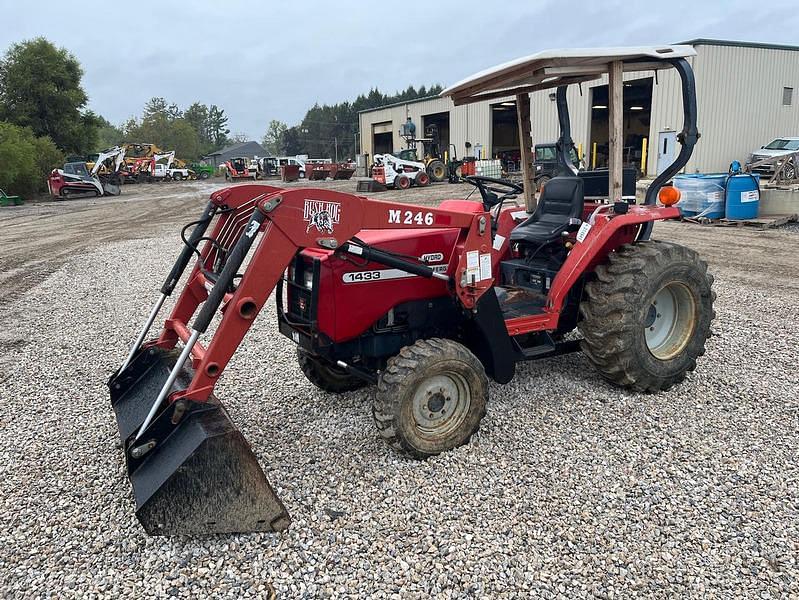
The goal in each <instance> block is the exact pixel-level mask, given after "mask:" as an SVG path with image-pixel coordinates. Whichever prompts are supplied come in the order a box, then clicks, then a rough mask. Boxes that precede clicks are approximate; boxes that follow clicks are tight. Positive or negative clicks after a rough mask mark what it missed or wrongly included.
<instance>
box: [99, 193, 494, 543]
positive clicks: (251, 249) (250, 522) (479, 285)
mask: <svg viewBox="0 0 799 600" xmlns="http://www.w3.org/2000/svg"><path fill="white" fill-rule="evenodd" d="M214 220H215V223H214V225H213V228H212V231H211V234H210V235H206V232H207V230H208V229H209V228H211V224H212V222H214ZM191 226H193V230H192V232H191V234H190V235H189V237H188V239H187V238H186V237H185V230H186V229H188V228H189V227H191ZM408 228H414V229H420V228H422V229H423V228H431V229H432V228H448V229H457V230H458V239H457V242H456V252H454V253H453V258H452V259H451V260H452V262H451V264H449V265H448V270H447V273H446V274H442V273H438V272H436V271H434V270H433V269H431V268H430V267H428V266H426V265H424V264H421V263H414V262H410V261H406V260H405V259H403V258H402V257H398V256H397V255H393V254H390V253H386V252H382V251H381V250H380V249H378V248H374V247H371V246H366V245H364V244H361V243H359V242H358V241H357V240H354V241H352V242H351V241H350V240H352V238H353V237H354V236H357V234H358V233H359V232H360V231H362V230H369V229H372V230H373V229H408ZM183 236H184V237H183V240H184V247H183V250H182V251H181V253H180V255H179V257H178V259H177V261H176V262H175V264H174V266H173V267H172V270H171V271H170V273H169V275H168V276H167V279H166V281H165V282H164V284H163V286H162V287H161V296H160V298H159V299H158V300H157V301H156V303H155V306H154V307H153V309H152V310H151V312H150V316H149V318H148V319H147V322H146V323H145V325H144V327H143V328H142V330H141V332H140V334H139V336H138V338H137V340H136V342H135V344H134V345H133V347H132V348H131V351H130V353H129V354H128V357H127V358H126V359H125V362H124V363H123V365H122V367H120V369H119V370H118V371H117V372H116V373H115V374H114V375H113V376H112V377H111V379H110V380H109V382H108V386H109V388H110V392H111V404H112V406H113V408H114V413H115V414H116V418H117V425H118V428H119V432H120V438H121V440H122V444H123V447H124V448H125V459H126V464H127V471H128V476H129V478H130V480H131V483H132V485H133V491H134V497H135V499H136V515H137V516H138V518H139V520H140V521H141V523H142V525H143V526H144V528H145V529H146V530H147V531H148V533H150V534H154V535H163V534H175V533H181V534H186V533H211V532H216V533H228V532H238V531H277V530H281V529H285V528H286V527H287V526H288V523H289V516H288V513H287V511H286V509H285V507H284V506H283V504H282V503H281V502H280V499H279V498H278V497H277V495H276V494H275V493H274V491H273V490H272V488H271V486H270V485H269V482H268V481H267V479H266V476H265V475H264V473H263V471H262V469H261V468H260V466H259V465H258V461H257V459H256V458H255V456H254V454H253V453H252V450H251V449H250V448H249V446H248V444H247V443H246V441H245V440H244V437H243V436H242V434H241V432H239V431H238V429H237V428H236V427H235V425H234V424H233V422H232V421H231V419H230V417H229V416H228V414H227V412H226V411H225V409H224V407H223V406H222V405H221V403H220V402H219V401H218V400H217V399H216V397H215V396H214V395H213V389H214V386H215V384H216V382H217V381H218V380H219V377H220V376H221V375H222V373H223V372H224V369H225V367H226V366H227V364H228V362H229V360H230V359H231V357H232V356H233V354H234V352H235V351H236V349H237V348H238V346H239V344H240V343H241V341H242V339H243V338H244V336H245V335H246V333H247V331H248V330H249V328H250V326H251V325H252V323H253V321H254V320H255V318H256V317H257V315H258V313H259V312H260V311H261V309H262V308H263V306H264V305H265V304H266V302H267V300H268V298H269V296H270V295H271V294H272V291H273V290H274V289H275V287H276V286H277V284H278V282H279V281H280V280H281V278H282V276H283V273H284V271H285V270H286V268H287V267H288V266H289V264H290V262H291V260H292V259H293V257H294V256H295V255H296V254H297V252H299V251H300V250H302V249H303V248H324V249H328V250H335V251H337V252H343V253H350V254H355V255H361V257H362V258H366V257H367V256H368V257H369V260H371V261H374V262H380V261H384V264H387V265H391V266H392V267H394V268H404V269H406V270H407V271H408V272H409V273H413V274H416V275H421V276H427V277H437V278H439V279H442V278H443V279H446V280H447V281H448V282H449V284H450V289H451V293H452V295H453V296H455V297H456V298H457V299H458V302H460V304H461V305H462V306H463V307H464V308H466V309H472V308H474V307H475V306H476V303H477V301H478V300H479V299H480V297H481V296H482V295H483V294H484V292H486V291H487V290H488V289H489V288H490V287H491V285H492V283H493V280H491V279H484V280H480V279H479V269H478V270H477V273H478V275H477V276H476V277H475V276H474V270H473V268H472V262H474V263H477V262H478V261H479V257H480V254H481V253H483V255H485V254H486V253H490V252H491V223H490V216H489V215H488V213H485V212H482V211H481V212H476V213H462V212H453V211H448V210H441V209H434V208H426V207H420V206H414V205H405V204H393V203H385V202H377V201H373V200H368V199H366V198H363V197H361V196H355V195H352V194H345V193H340V192H334V191H330V190H320V189H293V190H290V191H289V190H281V189H278V188H274V187H270V186H261V185H247V186H236V187H232V188H227V189H224V190H221V191H218V192H215V193H214V194H212V196H211V200H210V202H209V203H208V204H207V206H206V207H205V209H204V210H203V213H202V215H201V217H200V219H199V220H197V221H195V222H194V223H190V224H189V225H188V226H187V227H186V228H184V234H183ZM203 242H204V246H202V249H201V250H200V249H199V248H200V245H201V244H202V243H203ZM467 255H468V256H469V257H470V258H469V259H467ZM194 256H197V259H196V260H195V261H194V266H193V267H192V269H191V272H190V274H189V277H188V280H187V282H186V284H185V286H184V288H183V290H182V291H181V294H180V297H179V298H178V300H177V302H176V304H175V307H174V309H173V310H172V313H171V314H170V316H169V318H168V319H166V322H165V323H164V326H163V328H162V330H161V333H160V335H159V336H158V338H157V339H155V340H152V341H150V342H144V340H145V338H146V336H147V333H148V331H149V329H150V327H151V325H152V324H153V323H154V321H155V319H156V317H157V315H158V313H159V311H160V309H161V307H162V306H163V304H164V301H165V300H166V298H167V297H168V296H169V295H170V294H171V293H172V291H173V290H174V289H175V287H176V285H177V282H178V281H179V280H180V279H181V276H182V274H183V272H184V271H185V269H186V268H187V267H188V265H189V263H190V262H191V261H192V258H193V257H194ZM248 259H249V263H245V261H246V260H248ZM245 264H246V266H244V265H245ZM242 268H243V272H242V273H239V271H240V270H241V269H242ZM218 312H220V313H221V319H220V320H219V323H218V325H217V327H216V329H215V331H214V333H213V336H212V337H211V339H210V342H209V343H208V345H207V347H206V346H204V345H203V344H202V343H200V342H199V338H200V336H201V335H202V334H203V333H205V332H206V330H207V329H208V327H209V325H210V323H211V321H212V320H213V319H214V318H215V317H216V316H217V313H218ZM179 340H180V341H182V342H183V345H182V348H181V349H180V351H179V353H178V349H177V348H176V346H177V344H178V341H179Z"/></svg>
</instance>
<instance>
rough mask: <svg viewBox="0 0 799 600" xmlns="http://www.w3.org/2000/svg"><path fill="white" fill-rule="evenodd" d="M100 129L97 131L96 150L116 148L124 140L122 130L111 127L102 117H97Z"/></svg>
mask: <svg viewBox="0 0 799 600" xmlns="http://www.w3.org/2000/svg"><path fill="white" fill-rule="evenodd" d="M98 121H99V122H100V129H99V130H98V131H97V148H98V149H105V148H113V147H114V146H118V145H119V144H121V143H122V141H123V140H124V139H125V135H124V134H123V133H122V128H120V127H117V126H115V125H112V124H111V123H109V122H108V120H106V119H104V118H103V117H98Z"/></svg>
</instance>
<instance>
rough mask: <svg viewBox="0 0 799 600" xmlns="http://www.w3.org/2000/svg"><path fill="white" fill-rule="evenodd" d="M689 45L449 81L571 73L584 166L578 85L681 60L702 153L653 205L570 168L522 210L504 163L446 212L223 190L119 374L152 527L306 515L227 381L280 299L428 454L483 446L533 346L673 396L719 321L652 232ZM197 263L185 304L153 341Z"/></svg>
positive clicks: (673, 193)
mask: <svg viewBox="0 0 799 600" xmlns="http://www.w3.org/2000/svg"><path fill="white" fill-rule="evenodd" d="M692 55H693V50H692V49H691V48H690V47H686V46H669V47H665V48H663V47H658V48H634V49H628V50H625V49H619V48H614V49H609V50H608V51H606V52H604V53H603V52H602V51H600V50H596V51H575V52H574V53H570V54H566V55H564V54H555V53H542V54H540V55H535V56H533V57H530V58H528V59H524V60H523V61H515V62H514V63H510V64H509V65H503V66H502V67H500V68H498V69H496V70H494V71H488V72H483V73H481V74H480V75H478V76H477V77H476V78H475V79H473V80H468V81H466V82H462V83H461V84H458V85H457V86H454V87H453V88H450V89H449V90H446V91H445V93H450V94H452V95H453V97H454V98H455V99H456V101H457V102H468V101H477V100H479V99H483V98H485V97H486V95H488V96H489V97H490V94H492V93H500V92H503V93H508V89H513V88H512V85H515V86H518V87H519V89H525V90H529V89H530V88H534V87H535V86H547V85H548V86H550V87H557V88H558V89H557V96H558V103H557V107H558V112H559V121H560V124H561V138H560V140H559V143H558V151H559V152H560V153H561V154H562V156H561V158H562V159H563V164H564V165H566V164H567V162H566V159H565V156H568V152H569V151H570V148H571V146H572V145H573V144H572V142H571V138H570V133H569V131H570V126H569V119H568V112H567V107H566V102H565V97H566V94H565V90H566V88H565V86H566V85H568V84H569V83H575V82H578V81H584V80H587V79H590V78H592V76H598V75H599V74H601V73H602V72H604V71H605V70H607V68H608V63H611V62H617V63H623V65H624V68H625V69H629V70H642V69H645V68H655V69H659V68H667V67H673V68H675V69H676V70H677V72H678V74H679V76H680V79H681V81H682V83H683V101H684V111H685V124H684V128H683V131H682V133H681V135H680V139H681V141H682V143H683V149H682V152H681V153H680V155H679V156H678V158H677V159H676V160H675V163H674V164H673V165H671V167H670V168H669V169H667V170H666V172H665V173H663V174H662V175H661V176H659V177H658V178H657V179H656V180H655V182H654V183H653V185H652V187H650V189H649V190H648V192H647V197H646V200H645V201H644V202H643V204H640V205H638V204H634V203H632V204H630V203H628V202H626V201H622V200H621V198H620V197H619V198H618V199H617V198H615V197H611V198H610V201H609V202H608V203H595V202H587V201H586V199H585V197H584V194H583V184H582V180H581V179H580V177H579V176H578V175H577V174H575V173H574V172H573V171H572V170H571V169H567V168H566V167H564V171H563V172H562V173H561V174H559V175H558V176H556V177H554V178H553V179H552V180H551V181H550V182H549V183H548V184H547V186H546V187H545V188H544V190H543V192H542V193H541V196H540V197H539V199H538V204H537V207H536V209H535V210H534V211H532V212H528V211H526V210H525V209H524V208H521V207H519V206H517V205H516V202H515V199H516V198H517V196H518V195H519V194H522V193H524V192H525V190H524V188H523V187H522V186H519V185H517V184H515V183H511V182H508V181H504V180H500V179H492V178H488V177H467V178H465V181H467V182H469V183H471V184H472V185H474V186H475V188H476V189H477V191H479V194H480V200H479V201H473V200H460V199H453V200H446V201H444V202H442V203H441V204H440V205H439V206H438V207H436V208H428V207H426V206H418V205H411V204H402V203H394V202H379V201H376V200H371V199H369V198H366V197H363V196H357V195H353V194H348V193H341V192H336V191H333V190H329V189H313V188H307V189H305V188H294V189H280V188H276V187H271V186H265V185H256V184H248V185H239V186H234V187H229V188H225V189H222V190H219V191H216V192H214V193H213V194H212V195H211V198H210V201H209V203H208V204H207V205H206V207H205V208H204V210H203V212H202V214H201V216H200V218H199V219H198V220H196V221H194V222H193V223H189V224H188V225H187V226H186V227H185V228H184V232H183V234H182V236H181V237H182V239H183V242H184V245H183V248H182V250H181V252H180V255H179V257H178V259H177V260H176V262H175V264H174V265H173V267H172V270H171V271H170V273H169V274H168V276H167V278H166V280H165V281H164V284H163V285H162V287H161V290H160V295H159V297H158V299H157V300H156V302H155V304H154V306H153V308H152V310H151V312H150V315H149V317H148V319H147V320H146V322H145V324H144V326H143V327H142V329H141V331H140V333H139V335H138V337H137V339H136V341H135V343H134V344H133V345H132V347H131V348H130V351H129V353H128V354H127V357H126V358H125V360H124V362H123V364H122V366H121V367H120V368H119V369H118V370H117V372H116V373H114V374H113V376H112V377H111V378H110V380H109V382H108V385H109V388H110V393H111V403H112V406H113V409H114V412H115V414H116V418H117V423H118V426H119V431H120V437H121V439H122V443H123V448H124V453H125V459H126V464H127V470H128V475H129V478H130V480H131V482H132V484H133V489H134V497H135V501H136V514H137V516H138V518H139V520H140V521H141V523H142V525H143V526H144V528H145V529H146V531H147V532H148V533H150V534H153V535H168V534H205V533H228V532H246V531H279V530H282V529H285V528H286V527H287V526H288V525H289V521H290V519H289V515H288V512H287V510H286V508H285V506H284V505H283V504H282V503H281V501H280V499H279V498H277V496H276V495H275V493H274V491H273V489H272V488H271V486H270V484H269V482H268V481H267V479H266V477H265V475H264V473H263V471H262V470H261V467H260V465H259V464H258V461H257V460H256V458H255V456H254V455H253V453H252V450H251V449H250V447H249V445H248V444H247V442H246V440H244V438H243V437H242V435H241V433H240V432H239V431H238V429H237V428H236V427H235V425H234V424H233V422H232V420H231V418H230V416H229V415H228V414H227V412H226V411H225V409H224V407H223V406H222V404H221V403H220V401H219V399H217V398H216V396H215V395H214V387H215V385H216V383H217V381H219V378H220V377H222V376H223V374H224V371H225V368H226V366H227V365H228V362H229V361H230V359H231V357H232V356H233V354H234V353H235V352H236V349H237V348H238V346H239V344H240V343H241V342H242V340H243V339H244V336H245V335H246V333H247V331H248V330H249V328H250V326H251V325H252V323H253V322H254V320H255V319H256V318H257V316H258V314H259V313H260V311H261V310H262V309H263V307H264V306H265V304H266V303H267V302H268V301H269V298H270V297H274V301H275V303H276V306H277V315H278V328H279V331H280V332H281V333H282V334H284V335H285V336H286V337H287V338H288V339H290V340H291V341H292V342H293V343H294V344H296V352H297V360H298V363H299V366H300V368H301V369H302V372H303V373H304V374H305V376H306V377H307V378H308V379H309V381H311V382H312V383H313V384H314V385H316V386H317V387H319V388H321V389H323V390H326V391H328V392H334V393H341V392H346V391H349V390H354V389H357V388H361V387H369V386H371V387H373V388H374V393H373V402H372V412H373V417H374V421H375V425H376V427H377V431H378V433H379V435H381V436H382V437H383V438H384V439H385V441H386V442H387V444H388V445H389V446H391V447H392V448H394V449H395V450H396V451H398V452H400V453H402V454H404V455H406V456H409V457H413V458H421V459H423V458H426V457H429V456H432V455H435V454H439V453H441V452H444V451H447V450H449V449H451V448H454V447H456V446H459V445H462V444H465V443H467V442H468V441H469V439H470V437H471V436H472V434H473V433H474V432H475V431H476V430H477V428H478V427H479V425H480V421H481V419H482V417H483V416H484V414H485V412H486V408H487V406H488V395H489V380H493V381H495V382H497V383H499V384H504V383H507V382H509V381H510V380H511V379H512V378H513V377H514V374H515V367H516V364H517V363H518V362H520V361H526V360H535V359H540V358H545V357H551V356H555V355H558V354H563V353H566V352H574V351H578V350H582V351H583V352H584V353H585V355H586V356H587V358H588V359H589V360H590V362H591V363H592V364H593V365H594V366H595V367H596V369H597V371H598V372H599V374H600V375H601V376H602V377H604V378H605V379H607V380H609V381H611V382H613V383H615V384H617V385H620V386H623V387H627V388H631V389H634V390H638V391H644V392H657V391H663V390H668V389H669V388H670V387H672V386H673V385H675V384H678V383H679V382H681V381H682V380H683V379H684V378H685V376H686V373H687V372H689V371H691V370H693V369H694V368H695V366H696V360H697V358H698V357H699V356H701V355H702V354H703V353H704V348H705V340H706V339H707V337H708V336H709V333H710V323H711V320H712V319H713V299H714V294H713V291H712V289H711V286H712V277H711V276H710V275H709V274H708V272H707V265H706V264H705V263H704V262H703V261H701V259H700V258H699V257H698V256H697V254H696V253H695V252H693V251H692V250H689V249H688V248H684V247H682V246H678V245H676V244H670V243H664V242H655V241H651V240H650V239H649V238H650V234H651V231H652V224H653V223H654V222H655V221H658V220H663V219H673V218H677V217H678V216H679V210H678V209H677V208H676V207H674V206H673V204H674V203H675V202H676V200H677V199H678V198H679V192H678V191H677V190H675V189H674V188H672V187H670V186H664V184H665V183H666V182H667V180H668V179H669V178H671V177H672V176H673V175H674V174H675V173H676V172H678V171H679V170H680V169H681V168H682V167H683V166H684V165H685V163H686V162H687V160H688V158H689V157H690V154H691V151H692V148H693V145H694V144H695V142H696V140H697V139H698V133H697V130H696V101H695V92H694V84H693V73H692V71H691V68H690V65H689V64H688V62H687V61H686V57H689V56H692ZM570 66H573V67H574V69H573V72H572V71H570V70H569V68H570ZM525 73H526V74H527V75H523V74H525ZM618 85H621V81H620V80H618ZM538 89H543V88H541V87H539V88H538ZM618 166H619V169H620V165H618ZM614 168H615V165H613V164H612V165H611V170H610V171H611V172H613V169H614ZM609 189H610V190H611V194H612V193H613V189H614V187H613V186H612V185H611V186H609ZM658 198H660V200H661V202H660V204H658V202H657V200H658ZM189 229H191V233H190V234H189V235H188V237H187V236H186V232H187V231H188V230H189ZM187 270H188V271H189V273H188V275H187V277H186V279H185V284H184V285H183V287H182V289H181V291H180V296H179V297H178V299H177V301H176V303H175V305H174V308H173V309H172V311H171V313H170V315H169V316H168V318H167V319H166V320H165V321H164V322H163V325H162V326H161V327H160V332H159V333H158V335H157V336H156V337H153V338H149V339H148V336H149V332H150V330H151V328H152V326H153V325H154V323H155V322H156V319H157V318H158V315H159V313H160V311H161V310H162V308H163V305H164V303H165V301H166V299H167V298H168V297H169V296H170V295H171V294H172V293H173V292H174V291H175V290H176V289H177V284H178V282H179V281H180V280H181V278H182V277H183V276H184V273H185V271H187ZM212 323H215V326H214V327H212V326H211V325H212ZM575 330H576V331H577V333H578V334H579V335H574V334H572V336H567V335H566V334H568V333H570V332H574V331H575Z"/></svg>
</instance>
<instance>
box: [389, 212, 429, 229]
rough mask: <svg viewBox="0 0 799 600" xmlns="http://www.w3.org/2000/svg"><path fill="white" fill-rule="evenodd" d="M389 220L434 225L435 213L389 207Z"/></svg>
mask: <svg viewBox="0 0 799 600" xmlns="http://www.w3.org/2000/svg"><path fill="white" fill-rule="evenodd" d="M388 222H389V223H401V224H403V225H432V224H433V213H431V212H425V211H421V210H400V209H394V208H390V209H388Z"/></svg>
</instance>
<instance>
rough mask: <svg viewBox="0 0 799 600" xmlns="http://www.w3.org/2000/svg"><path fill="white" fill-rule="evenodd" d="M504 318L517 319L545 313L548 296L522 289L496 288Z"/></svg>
mask: <svg viewBox="0 0 799 600" xmlns="http://www.w3.org/2000/svg"><path fill="white" fill-rule="evenodd" d="M494 289H495V290H496V293H497V300H499V307H500V308H501V309H502V317H503V318H504V319H505V320H507V319H515V318H517V317H529V316H531V315H539V314H541V313H542V312H544V306H545V305H546V302H547V297H546V294H541V293H536V292H535V291H533V290H530V289H525V288H521V287H499V286H497V287H495V288H494Z"/></svg>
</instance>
